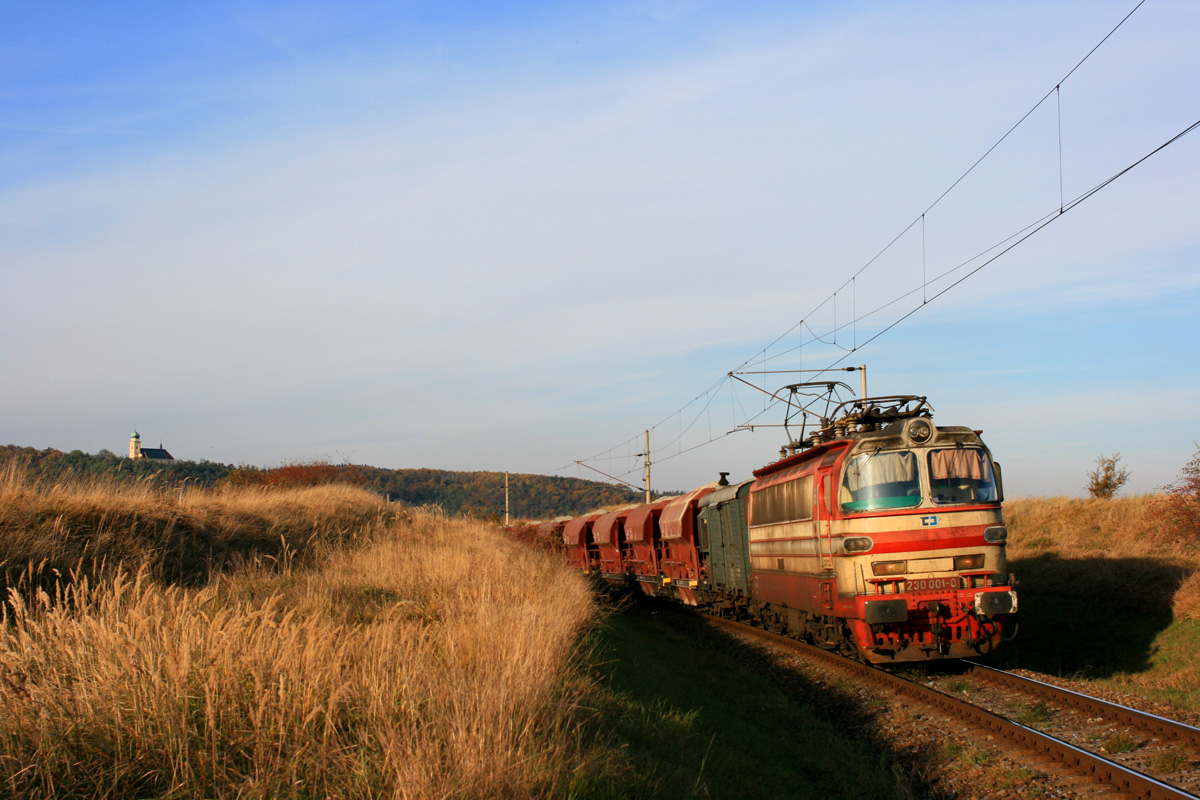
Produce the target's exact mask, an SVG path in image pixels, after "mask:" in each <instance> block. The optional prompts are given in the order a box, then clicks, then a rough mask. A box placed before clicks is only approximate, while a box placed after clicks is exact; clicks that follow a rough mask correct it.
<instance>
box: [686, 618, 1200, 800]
mask: <svg viewBox="0 0 1200 800" xmlns="http://www.w3.org/2000/svg"><path fill="white" fill-rule="evenodd" d="M707 619H708V621H709V623H710V624H712V625H714V626H715V627H718V628H721V629H723V630H726V631H728V632H730V633H732V634H735V635H738V636H743V637H748V638H752V639H757V640H759V641H762V642H765V643H767V644H769V645H771V646H773V647H779V648H784V649H787V650H791V651H793V652H795V653H797V654H799V655H800V656H801V657H803V658H804V659H806V660H809V661H815V662H817V663H820V664H822V665H825V666H830V667H833V668H834V669H836V670H838V671H839V672H842V673H843V674H849V675H852V676H853V677H854V679H855V680H856V681H860V682H866V683H869V684H871V685H874V686H884V687H887V688H888V689H889V690H891V691H893V692H896V693H897V694H898V695H900V696H904V697H907V698H911V699H914V700H916V701H918V702H919V703H922V704H924V705H927V706H929V707H932V708H933V709H936V710H937V711H939V712H941V713H943V714H946V715H948V716H951V717H953V718H955V719H957V720H961V721H962V722H964V723H966V724H967V725H969V726H971V727H972V728H973V729H975V730H976V731H979V732H980V733H982V734H983V735H984V736H986V737H988V738H992V739H993V740H999V741H1003V742H1007V743H1008V747H1009V749H1011V750H1015V751H1017V760H1018V761H1026V762H1032V763H1034V764H1036V765H1038V766H1040V767H1047V766H1053V767H1054V768H1056V769H1057V770H1063V769H1065V770H1068V771H1069V772H1071V773H1074V774H1075V775H1078V776H1080V778H1081V779H1082V780H1086V781H1090V782H1094V783H1096V784H1101V785H1103V786H1105V787H1110V789H1109V792H1110V793H1111V792H1113V791H1115V792H1116V793H1117V794H1119V795H1124V796H1128V797H1141V798H1147V800H1196V798H1197V796H1198V795H1197V794H1195V792H1197V791H1200V780H1195V779H1194V776H1193V781H1192V782H1191V783H1188V784H1183V782H1182V781H1179V780H1175V781H1172V782H1168V781H1166V780H1161V779H1159V778H1156V777H1152V776H1151V775H1147V774H1146V773H1145V772H1143V771H1139V770H1138V769H1135V768H1134V766H1133V765H1132V764H1131V763H1130V762H1134V763H1136V764H1137V765H1139V766H1141V765H1142V763H1143V762H1147V761H1148V759H1147V758H1146V757H1144V756H1142V757H1135V756H1131V755H1125V756H1124V759H1125V762H1126V763H1121V762H1118V761H1117V760H1114V759H1113V758H1110V757H1106V755H1101V753H1100V752H1098V751H1099V750H1100V748H1101V747H1103V746H1105V744H1107V745H1108V746H1112V743H1113V742H1114V741H1115V742H1132V743H1141V742H1151V741H1152V742H1154V743H1155V747H1156V749H1157V750H1158V752H1167V750H1164V748H1172V747H1173V748H1175V749H1176V752H1186V749H1191V750H1192V751H1200V729H1197V728H1194V727H1191V726H1189V725H1185V724H1183V723H1179V722H1176V721H1174V720H1170V719H1166V718H1164V717H1160V716H1156V715H1154V714H1148V713H1146V712H1142V711H1138V710H1136V709H1132V708H1127V707H1125V706H1121V705H1118V704H1115V703H1111V702H1108V701H1105V700H1101V699H1099V698H1095V697H1091V696H1089V695H1085V694H1081V693H1079V692H1074V691H1070V690H1067V689H1063V688H1061V687H1058V686H1053V685H1051V684H1048V683H1044V682H1041V681H1036V680H1033V679H1030V678H1026V677H1024V676H1019V675H1014V674H1013V673H1008V672H1003V671H1001V670H996V669H992V668H990V667H986V666H984V665H982V664H977V663H973V662H968V663H967V671H966V672H965V673H963V674H962V675H959V676H954V677H953V678H951V680H952V681H953V682H954V685H956V686H969V687H971V689H970V690H965V689H964V690H959V692H958V693H960V694H963V693H965V694H968V695H974V697H972V700H970V701H968V700H964V699H960V698H959V697H956V696H953V695H952V693H949V692H947V691H939V690H937V689H935V688H932V687H931V686H929V685H925V683H922V682H916V681H913V680H909V679H907V678H905V677H901V676H900V675H896V674H893V673H891V672H887V671H885V670H881V669H877V668H874V667H870V666H867V665H865V664H861V663H859V662H857V661H851V660H850V659H847V658H843V657H842V656H839V655H836V654H834V653H830V652H828V651H825V650H821V649H819V648H816V647H812V646H810V645H806V644H804V643H802V642H798V641H796V640H794V639H789V638H787V637H785V636H779V635H778V634H774V633H770V632H768V631H764V630H762V629H760V628H753V627H750V626H748V625H743V624H741V623H736V622H731V621H728V620H722V619H719V618H715V617H709V618H707ZM981 684H987V685H988V686H989V687H994V688H992V689H989V690H984V689H982V688H980V686H981ZM985 694H986V695H987V698H986V699H987V702H983V703H981V702H979V701H981V700H983V699H984V698H983V697H982V695H985ZM985 705H986V706H988V707H984V706H985ZM1031 709H1032V710H1034V712H1035V713H1034V714H1033V715H1032V716H1033V717H1035V719H1030V716H1031V715H1030V713H1029V712H1030V710H1031ZM1013 710H1016V711H1017V712H1019V713H1013V714H1012V716H1013V717H1016V719H1013V718H1009V716H1006V715H1005V714H1004V713H1001V712H1003V711H1009V712H1010V713H1011V712H1012V711H1013ZM1065 717H1070V718H1071V719H1072V720H1076V721H1077V722H1078V723H1080V724H1074V723H1070V724H1067V725H1059V726H1058V727H1062V728H1064V733H1065V735H1064V734H1063V733H1060V736H1061V738H1060V736H1052V735H1050V734H1049V733H1046V732H1044V731H1042V730H1038V728H1037V727H1035V725H1036V726H1038V727H1052V725H1050V724H1048V723H1052V722H1054V721H1055V720H1056V719H1060V718H1065ZM1017 719H1024V720H1025V722H1026V723H1028V724H1025V723H1023V722H1020V721H1017ZM1097 730H1100V731H1113V733H1112V734H1111V735H1110V736H1109V738H1108V739H1103V738H1102V737H1094V734H1088V733H1087V732H1088V731H1093V732H1094V731H1097ZM1058 732H1059V731H1056V733H1058ZM1109 755H1114V754H1111V753H1110V754H1109Z"/></svg>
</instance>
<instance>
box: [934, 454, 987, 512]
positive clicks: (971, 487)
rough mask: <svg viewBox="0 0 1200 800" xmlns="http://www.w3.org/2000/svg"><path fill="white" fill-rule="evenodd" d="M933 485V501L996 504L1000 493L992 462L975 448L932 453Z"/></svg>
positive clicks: (945, 503) (941, 502) (944, 503)
mask: <svg viewBox="0 0 1200 800" xmlns="http://www.w3.org/2000/svg"><path fill="white" fill-rule="evenodd" d="M929 486H930V489H932V490H933V502H935V503H939V504H942V505H947V504H951V503H994V502H996V501H997V500H998V499H999V497H1000V493H999V492H998V491H997V490H996V477H995V473H994V472H993V470H992V462H991V459H989V458H988V456H987V454H986V453H984V452H983V451H982V450H979V449H977V448H974V447H958V448H954V449H945V450H931V451H929Z"/></svg>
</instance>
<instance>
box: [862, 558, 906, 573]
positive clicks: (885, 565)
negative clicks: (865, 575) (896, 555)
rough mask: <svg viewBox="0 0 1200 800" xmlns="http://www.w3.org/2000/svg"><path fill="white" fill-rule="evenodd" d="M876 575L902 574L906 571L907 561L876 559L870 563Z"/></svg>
mask: <svg viewBox="0 0 1200 800" xmlns="http://www.w3.org/2000/svg"><path fill="white" fill-rule="evenodd" d="M871 572H874V573H875V574H876V575H903V574H904V573H906V572H908V562H907V561H876V562H875V563H874V564H872V565H871Z"/></svg>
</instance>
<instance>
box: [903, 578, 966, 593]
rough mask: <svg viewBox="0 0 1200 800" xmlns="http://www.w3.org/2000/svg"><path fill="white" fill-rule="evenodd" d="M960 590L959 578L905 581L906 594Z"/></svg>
mask: <svg viewBox="0 0 1200 800" xmlns="http://www.w3.org/2000/svg"><path fill="white" fill-rule="evenodd" d="M957 588H958V578H919V579H917V580H915V581H905V582H904V591H906V592H946V591H951V590H953V589H957Z"/></svg>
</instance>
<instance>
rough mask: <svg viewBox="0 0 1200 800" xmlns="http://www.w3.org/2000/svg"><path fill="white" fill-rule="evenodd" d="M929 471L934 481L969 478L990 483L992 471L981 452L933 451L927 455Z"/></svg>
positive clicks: (963, 450)
mask: <svg viewBox="0 0 1200 800" xmlns="http://www.w3.org/2000/svg"><path fill="white" fill-rule="evenodd" d="M929 469H930V472H931V473H932V477H933V479H934V480H935V481H944V480H947V479H950V478H969V479H971V480H973V481H990V480H991V479H992V471H991V468H990V467H989V465H988V463H987V458H985V457H984V455H983V451H982V450H967V449H962V450H958V449H954V450H934V451H933V452H932V453H930V454H929Z"/></svg>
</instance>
